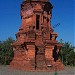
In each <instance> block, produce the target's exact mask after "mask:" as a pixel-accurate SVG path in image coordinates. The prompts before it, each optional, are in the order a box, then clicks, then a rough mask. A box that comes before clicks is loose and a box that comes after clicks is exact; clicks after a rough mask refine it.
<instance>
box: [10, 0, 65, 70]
mask: <svg viewBox="0 0 75 75" xmlns="http://www.w3.org/2000/svg"><path fill="white" fill-rule="evenodd" d="M52 8H53V6H52V4H51V3H50V2H49V1H48V0H31V1H27V0H24V1H23V3H22V4H21V19H22V25H21V27H20V29H19V31H18V33H16V39H17V40H16V41H15V42H14V43H13V44H12V47H13V50H14V58H13V61H12V62H11V64H10V66H11V67H14V68H17V69H22V70H55V69H56V68H57V70H61V69H63V68H64V66H63V64H62V63H61V62H60V60H59V59H58V52H59V50H60V49H61V47H62V45H61V44H59V43H58V41H57V40H56V38H57V36H58V34H57V33H55V32H54V30H53V29H52V27H51V23H50V21H51V18H52Z"/></svg>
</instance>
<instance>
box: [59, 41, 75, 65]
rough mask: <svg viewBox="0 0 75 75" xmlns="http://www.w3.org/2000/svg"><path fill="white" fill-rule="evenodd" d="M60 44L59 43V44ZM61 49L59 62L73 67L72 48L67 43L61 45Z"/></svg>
mask: <svg viewBox="0 0 75 75" xmlns="http://www.w3.org/2000/svg"><path fill="white" fill-rule="evenodd" d="M60 43H61V42H60ZM62 44H63V47H62V48H61V50H60V52H59V55H60V57H61V61H62V62H63V63H64V65H73V66H74V65H75V52H74V47H73V46H72V45H71V44H70V43H69V42H65V43H63V42H62Z"/></svg>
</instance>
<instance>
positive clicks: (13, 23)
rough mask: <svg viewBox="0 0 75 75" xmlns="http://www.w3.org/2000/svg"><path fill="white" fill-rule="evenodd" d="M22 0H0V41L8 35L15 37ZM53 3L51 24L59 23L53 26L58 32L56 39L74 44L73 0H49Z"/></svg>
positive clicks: (74, 1) (19, 20)
mask: <svg viewBox="0 0 75 75" xmlns="http://www.w3.org/2000/svg"><path fill="white" fill-rule="evenodd" d="M22 1H23V0H0V41H1V40H6V39H7V38H8V37H10V36H11V37H13V38H14V39H15V33H16V32H18V29H19V27H20V25H21V18H20V4H21V3H22ZM50 2H51V3H52V4H53V12H52V20H51V24H52V26H54V25H55V24H58V23H60V26H58V27H56V28H54V31H55V32H57V33H58V38H57V40H58V41H59V40H60V39H63V40H64V42H65V41H66V42H67V41H69V42H71V43H72V45H74V46H75V40H74V38H75V33H74V32H75V31H74V28H75V27H74V25H75V21H74V17H75V15H74V7H75V6H74V3H75V0H50Z"/></svg>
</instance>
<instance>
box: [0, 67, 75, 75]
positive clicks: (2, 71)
mask: <svg viewBox="0 0 75 75" xmlns="http://www.w3.org/2000/svg"><path fill="white" fill-rule="evenodd" d="M0 75H54V72H25V71H19V70H12V69H9V67H8V66H0ZM57 75H75V67H65V69H64V70H63V71H58V72H57Z"/></svg>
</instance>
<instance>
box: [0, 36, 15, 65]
mask: <svg viewBox="0 0 75 75" xmlns="http://www.w3.org/2000/svg"><path fill="white" fill-rule="evenodd" d="M13 41H14V40H13V39H12V38H11V37H9V38H8V39H7V40H6V41H3V42H2V43H1V44H0V63H1V64H9V63H10V62H11V60H12V58H13V56H14V53H13V49H12V47H11V43H12V42H13Z"/></svg>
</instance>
